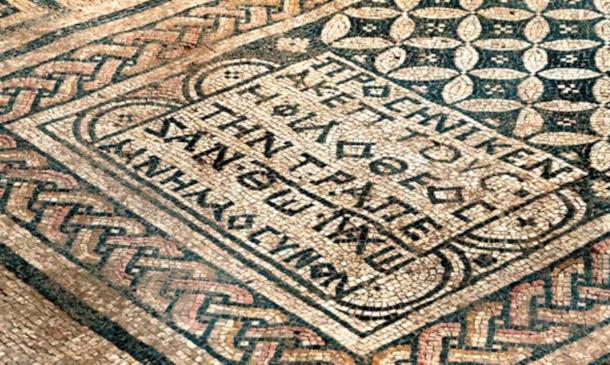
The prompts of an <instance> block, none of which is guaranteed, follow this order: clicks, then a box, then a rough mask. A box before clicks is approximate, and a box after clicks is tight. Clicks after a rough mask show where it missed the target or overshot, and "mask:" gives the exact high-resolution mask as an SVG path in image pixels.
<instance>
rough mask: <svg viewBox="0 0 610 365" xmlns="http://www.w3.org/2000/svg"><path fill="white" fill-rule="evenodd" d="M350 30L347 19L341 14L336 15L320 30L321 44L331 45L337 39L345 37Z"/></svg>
mask: <svg viewBox="0 0 610 365" xmlns="http://www.w3.org/2000/svg"><path fill="white" fill-rule="evenodd" d="M350 28H351V24H350V22H349V18H348V17H347V16H345V15H343V14H337V15H335V16H334V17H332V18H331V19H330V20H329V21H328V22H327V23H326V24H325V25H324V28H323V29H322V33H321V34H320V38H321V39H322V42H324V43H326V44H331V43H332V42H334V41H336V40H337V39H339V38H341V37H343V36H345V35H346V34H347V33H348V32H349V30H350Z"/></svg>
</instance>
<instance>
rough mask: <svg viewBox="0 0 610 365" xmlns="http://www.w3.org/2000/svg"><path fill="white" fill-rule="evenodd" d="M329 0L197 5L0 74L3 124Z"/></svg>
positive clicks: (253, 1) (1, 120)
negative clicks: (29, 66)
mask: <svg viewBox="0 0 610 365" xmlns="http://www.w3.org/2000/svg"><path fill="white" fill-rule="evenodd" d="M326 1H328V0H307V1H303V2H301V1H300V0H282V1H279V0H278V1H271V2H269V1H262V0H261V1H258V0H249V1H226V2H224V1H223V2H214V3H210V4H206V5H201V6H199V7H195V8H193V9H191V10H189V11H187V12H185V13H181V14H177V15H175V16H173V17H170V18H167V19H164V20H161V21H159V22H157V23H155V24H154V25H153V26H152V27H150V26H147V27H145V28H140V29H135V30H132V31H128V32H125V33H120V34H116V35H113V36H111V37H110V38H109V39H108V40H106V41H97V42H95V43H92V44H89V45H86V46H83V47H81V48H80V49H78V50H76V51H74V52H71V53H70V54H68V55H63V56H61V59H55V60H52V61H49V62H45V63H43V64H41V65H39V66H36V67H34V68H33V69H31V70H29V71H28V72H27V74H25V75H19V76H9V77H7V78H4V79H0V123H6V122H10V121H12V120H15V119H18V118H21V117H23V116H25V115H27V114H29V113H31V112H33V111H38V110H42V109H46V108H49V107H52V106H54V105H58V104H61V103H65V102H68V101H71V100H74V99H76V98H78V97H79V96H81V95H84V94H87V93H90V92H93V91H95V90H99V89H101V88H103V87H105V86H108V85H110V84H112V83H116V82H118V81H120V80H124V79H126V78H129V77H133V76H135V75H138V74H141V73H144V72H146V71H148V70H151V69H153V68H156V67H159V66H161V65H163V64H166V63H167V62H169V61H171V60H175V59H177V58H179V57H181V56H184V55H185V54H186V53H188V52H189V51H190V50H191V49H193V48H197V47H207V46H209V45H211V44H214V43H216V42H218V41H220V40H222V39H225V38H228V37H230V36H232V35H235V34H238V33H242V32H245V31H250V30H252V29H255V28H259V27H261V26H264V25H267V24H270V23H274V22H277V21H281V20H283V19H285V18H288V17H292V16H295V15H297V14H299V13H301V12H303V11H305V10H309V9H311V8H313V7H316V6H318V5H319V4H320V3H323V2H326Z"/></svg>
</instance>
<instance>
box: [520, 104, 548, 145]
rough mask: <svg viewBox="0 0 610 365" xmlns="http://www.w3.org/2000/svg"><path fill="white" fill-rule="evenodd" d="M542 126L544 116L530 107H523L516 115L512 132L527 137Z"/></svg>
mask: <svg viewBox="0 0 610 365" xmlns="http://www.w3.org/2000/svg"><path fill="white" fill-rule="evenodd" d="M543 126H544V118H542V116H541V115H540V113H538V112H537V111H535V110H534V109H532V108H523V109H521V111H520V112H519V116H517V122H516V123H515V129H514V130H513V134H514V135H515V136H517V137H522V138H524V137H527V136H529V135H530V134H533V133H536V132H538V131H540V130H541V129H542V127H543Z"/></svg>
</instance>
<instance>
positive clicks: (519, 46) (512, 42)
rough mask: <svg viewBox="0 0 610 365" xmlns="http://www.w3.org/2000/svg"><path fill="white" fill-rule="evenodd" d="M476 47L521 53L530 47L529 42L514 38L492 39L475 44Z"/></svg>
mask: <svg viewBox="0 0 610 365" xmlns="http://www.w3.org/2000/svg"><path fill="white" fill-rule="evenodd" d="M474 45H475V46H477V47H479V48H483V49H486V50H489V51H521V50H523V49H526V48H528V47H529V46H530V44H529V42H526V41H521V40H517V39H512V38H492V39H483V40H478V41H476V42H474Z"/></svg>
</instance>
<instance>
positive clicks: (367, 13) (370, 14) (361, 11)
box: [344, 7, 401, 19]
mask: <svg viewBox="0 0 610 365" xmlns="http://www.w3.org/2000/svg"><path fill="white" fill-rule="evenodd" d="M344 13H345V14H347V15H349V16H351V17H354V18H360V19H388V18H395V17H397V16H399V15H400V14H401V13H400V11H397V10H394V9H390V8H373V7H362V8H350V9H347V10H346V11H344Z"/></svg>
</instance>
